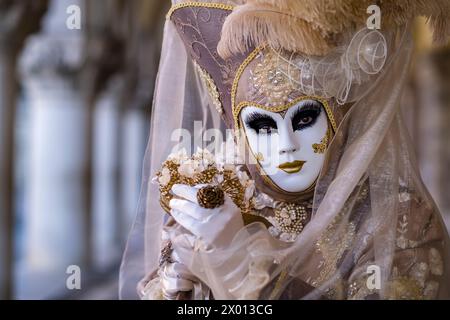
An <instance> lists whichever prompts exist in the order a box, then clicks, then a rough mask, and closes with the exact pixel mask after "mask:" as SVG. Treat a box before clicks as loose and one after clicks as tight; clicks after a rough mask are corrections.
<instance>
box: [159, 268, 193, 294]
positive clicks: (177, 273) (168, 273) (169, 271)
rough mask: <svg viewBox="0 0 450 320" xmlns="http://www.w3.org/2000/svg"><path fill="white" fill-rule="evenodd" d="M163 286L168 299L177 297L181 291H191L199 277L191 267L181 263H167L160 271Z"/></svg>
mask: <svg viewBox="0 0 450 320" xmlns="http://www.w3.org/2000/svg"><path fill="white" fill-rule="evenodd" d="M160 277H161V287H162V291H163V296H164V297H165V298H166V299H169V300H170V299H175V298H176V296H177V294H178V293H179V292H189V291H192V290H193V288H194V283H195V282H198V279H197V278H196V277H195V276H193V275H192V273H191V272H190V271H189V269H188V268H187V267H186V266H185V265H183V264H181V263H179V262H173V263H167V264H166V265H165V266H164V267H163V268H162V270H161V271H160Z"/></svg>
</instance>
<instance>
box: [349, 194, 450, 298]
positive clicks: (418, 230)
mask: <svg viewBox="0 0 450 320" xmlns="http://www.w3.org/2000/svg"><path fill="white" fill-rule="evenodd" d="M443 228H444V226H443V223H442V221H441V220H440V217H439V215H438V214H437V213H436V211H435V210H434V209H433V208H432V206H429V205H428V204H427V203H425V202H424V201H422V200H421V199H420V198H416V197H414V195H413V194H411V193H408V192H403V193H401V194H400V202H399V215H398V219H397V230H396V243H395V254H394V258H393V262H392V268H391V272H390V275H389V277H388V281H387V282H386V284H385V285H384V288H383V287H381V288H377V287H376V279H375V278H374V277H373V276H375V273H372V272H371V271H370V270H371V269H370V268H371V266H372V267H373V265H374V263H373V256H374V254H373V248H371V247H370V246H369V249H368V250H367V251H366V252H365V253H364V254H363V255H362V256H361V257H360V258H359V260H358V263H357V265H356V266H355V268H353V271H352V273H351V275H350V277H349V278H348V280H347V281H346V294H347V298H348V299H381V298H383V299H393V300H400V299H407V300H413V299H414V300H415V299H420V300H422V299H436V298H438V295H439V290H440V289H441V288H440V287H441V286H443V285H444V283H443V282H444V275H443V273H444V260H443V257H444V253H445V252H444V247H445V232H444V230H443ZM368 268H369V269H368ZM368 270H369V272H368ZM381 292H383V296H380V295H381Z"/></svg>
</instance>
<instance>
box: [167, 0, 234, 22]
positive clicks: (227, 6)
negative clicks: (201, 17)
mask: <svg viewBox="0 0 450 320" xmlns="http://www.w3.org/2000/svg"><path fill="white" fill-rule="evenodd" d="M188 7H196V8H213V9H221V10H226V11H233V9H234V6H233V5H231V4H224V3H217V2H181V3H178V4H175V5H173V6H172V7H171V8H170V10H169V12H167V15H166V19H167V20H170V18H171V17H172V15H173V13H174V12H175V11H176V10H178V9H182V8H188Z"/></svg>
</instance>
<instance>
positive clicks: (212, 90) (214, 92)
mask: <svg viewBox="0 0 450 320" xmlns="http://www.w3.org/2000/svg"><path fill="white" fill-rule="evenodd" d="M194 66H195V68H196V70H197V72H198V73H199V74H200V78H201V80H202V82H203V84H204V86H205V87H206V89H207V91H208V93H209V96H210V97H211V100H212V103H213V105H214V107H215V108H216V110H217V112H219V114H221V115H222V114H223V113H224V111H223V106H222V102H220V94H219V89H217V86H216V84H215V83H214V80H213V78H212V77H211V75H210V74H209V73H208V72H207V71H206V70H204V69H203V68H202V67H200V66H199V65H198V63H196V62H194Z"/></svg>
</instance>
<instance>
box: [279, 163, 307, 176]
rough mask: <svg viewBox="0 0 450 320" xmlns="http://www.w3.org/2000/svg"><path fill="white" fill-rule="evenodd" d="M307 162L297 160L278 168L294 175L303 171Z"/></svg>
mask: <svg viewBox="0 0 450 320" xmlns="http://www.w3.org/2000/svg"><path fill="white" fill-rule="evenodd" d="M305 163H306V161H300V160H295V161H293V162H285V163H282V164H280V165H279V166H278V169H280V170H283V171H284V172H286V173H289V174H292V173H297V172H299V171H300V170H302V168H303V165H304V164H305Z"/></svg>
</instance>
